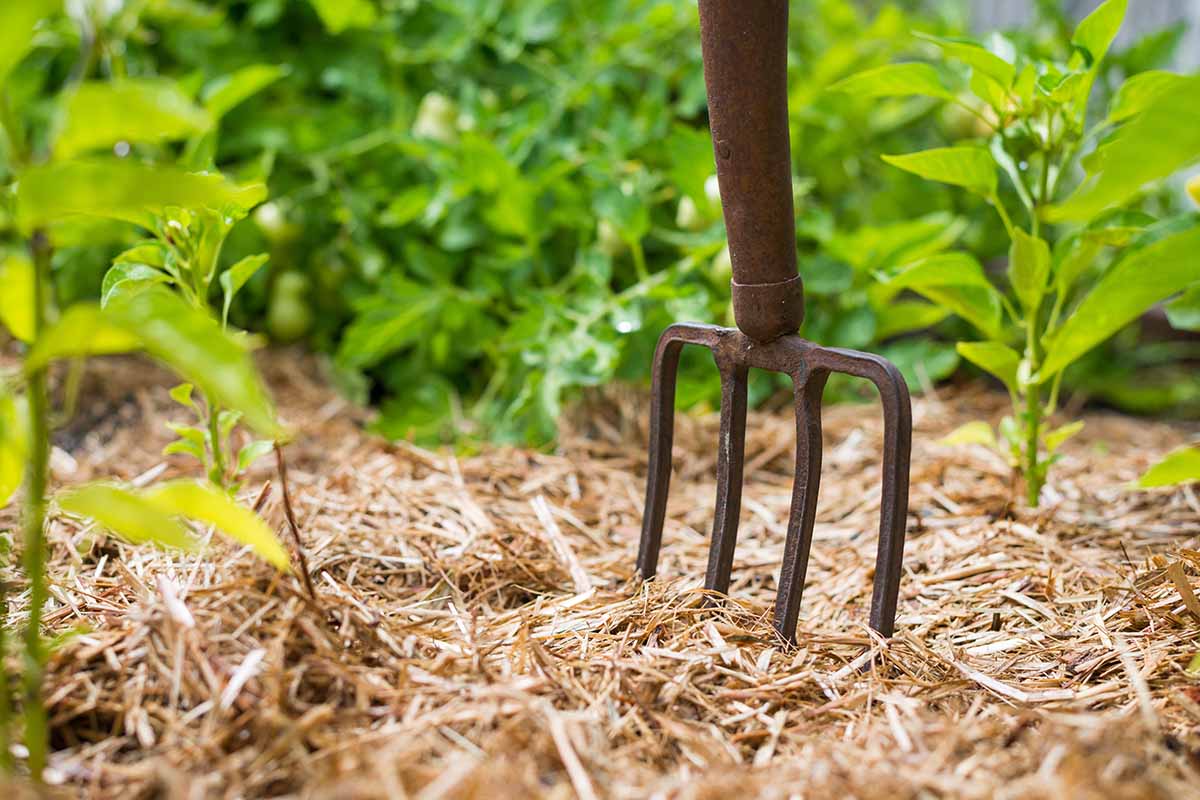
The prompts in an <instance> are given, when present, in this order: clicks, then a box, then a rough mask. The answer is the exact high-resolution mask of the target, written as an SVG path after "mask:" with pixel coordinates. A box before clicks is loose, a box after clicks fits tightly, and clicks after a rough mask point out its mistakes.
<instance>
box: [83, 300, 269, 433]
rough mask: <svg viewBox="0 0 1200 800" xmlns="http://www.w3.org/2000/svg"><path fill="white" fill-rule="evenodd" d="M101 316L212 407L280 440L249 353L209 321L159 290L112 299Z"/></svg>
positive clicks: (198, 311)
mask: <svg viewBox="0 0 1200 800" xmlns="http://www.w3.org/2000/svg"><path fill="white" fill-rule="evenodd" d="M105 313H107V314H109V315H111V318H112V319H113V321H114V322H115V323H116V324H118V325H120V326H121V327H123V328H125V329H126V330H128V331H130V332H132V333H134V334H136V335H137V336H138V338H139V339H140V340H141V342H142V345H143V346H144V347H145V348H146V350H147V352H149V353H150V354H151V355H152V356H154V357H155V358H157V359H158V360H160V361H162V362H163V363H165V364H167V365H168V366H170V367H171V368H172V369H174V370H175V372H177V373H178V374H179V376H180V377H182V378H183V379H184V380H187V381H190V382H191V383H193V384H195V385H196V386H197V387H198V388H199V389H200V390H201V391H202V392H203V393H204V394H205V396H206V397H207V398H208V399H209V400H210V401H212V402H214V403H216V405H217V406H219V407H220V408H224V409H228V410H230V411H239V412H241V413H242V415H243V419H244V420H245V422H246V424H247V425H249V426H250V427H251V428H253V429H254V430H255V431H257V432H258V433H259V434H260V435H262V436H263V437H266V438H271V439H278V438H279V437H280V436H281V435H282V434H283V431H282V429H281V427H280V425H279V422H278V420H277V419H276V417H275V407H274V405H273V404H272V403H271V399H270V396H269V395H268V393H267V389H266V386H264V385H263V382H262V378H261V377H259V374H258V370H256V369H255V367H254V361H253V359H251V357H250V353H249V352H248V351H247V350H246V348H245V347H243V346H242V344H241V343H240V342H239V341H238V340H237V339H236V338H235V337H234V336H232V335H231V334H229V333H227V332H226V331H224V330H222V329H221V325H220V323H218V322H217V321H216V320H215V319H213V318H212V317H210V316H209V315H207V314H205V313H204V312H203V311H200V310H198V309H196V308H193V307H192V306H191V305H189V304H188V303H187V302H186V301H185V300H183V299H182V298H180V297H179V296H178V295H175V294H173V293H172V292H170V291H168V290H166V289H164V288H162V287H161V286H152V287H150V288H148V289H146V290H144V291H141V292H137V293H134V294H129V295H121V296H118V297H115V298H113V299H112V301H111V302H110V304H109V307H108V309H107V310H106V312H105Z"/></svg>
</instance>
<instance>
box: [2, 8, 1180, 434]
mask: <svg viewBox="0 0 1200 800" xmlns="http://www.w3.org/2000/svg"><path fill="white" fill-rule="evenodd" d="M929 5H930V4H927V3H916V2H912V3H908V2H900V3H889V4H883V5H878V6H876V5H874V4H870V6H869V7H870V10H869V11H867V10H864V8H867V7H868V6H867V5H862V4H855V3H851V2H847V0H798V1H797V2H792V3H791V8H792V23H791V25H792V30H791V35H790V43H791V44H790V46H791V49H792V53H791V58H790V64H791V67H790V70H791V76H790V87H791V88H790V91H791V116H792V137H793V145H794V147H793V161H794V170H795V173H796V180H795V190H796V198H797V234H798V241H799V247H800V251H801V259H800V265H801V272H802V274H803V277H804V278H805V280H806V287H807V290H808V297H809V305H808V319H807V321H806V324H805V329H804V331H803V333H804V334H805V335H807V336H809V337H811V338H813V339H816V340H818V341H820V342H821V343H822V344H829V345H841V346H849V347H858V348H864V347H871V348H875V349H878V350H880V351H881V352H884V353H885V354H886V355H888V356H889V357H891V358H892V359H893V360H895V361H896V362H897V363H898V364H900V366H901V367H902V369H903V370H904V371H905V373H906V375H908V376H909V378H910V381H911V382H913V383H914V385H921V384H924V383H928V382H932V381H936V380H938V379H939V378H943V377H945V376H947V375H949V374H950V373H951V372H953V371H954V370H955V369H956V368H957V367H958V365H959V360H958V356H957V354H956V353H955V351H954V349H953V345H952V339H953V338H954V337H953V332H954V331H953V329H952V330H951V331H950V333H951V335H949V336H947V337H945V338H944V339H943V338H941V337H938V336H932V335H914V333H915V332H918V331H922V330H924V329H926V328H927V327H928V326H930V325H935V324H938V323H939V320H940V317H939V316H937V315H931V313H930V312H929V311H928V310H927V309H918V308H917V307H916V306H915V305H914V304H913V303H911V302H910V301H909V300H908V299H907V298H905V297H899V298H895V299H891V298H889V300H888V302H886V303H881V302H876V301H873V300H872V294H871V292H870V291H869V290H870V289H871V287H872V285H873V284H874V283H875V275H876V274H878V273H881V272H888V271H891V270H892V269H893V268H894V267H896V266H898V265H899V264H900V263H903V262H904V261H907V260H911V259H912V258H915V257H918V256H920V255H929V254H932V253H935V252H938V251H939V250H942V249H945V248H947V247H950V246H952V245H953V246H955V247H959V248H966V249H968V250H969V251H971V252H974V253H976V254H977V255H978V256H979V257H980V258H981V259H982V260H984V261H985V263H986V262H987V260H988V259H991V258H994V257H995V256H997V255H1001V254H1003V252H1004V251H1005V248H1006V241H1005V237H1004V232H1003V229H1002V228H1001V227H1000V225H999V223H997V222H995V221H994V220H993V219H991V217H990V216H989V215H987V214H986V213H985V212H984V208H983V205H982V204H981V203H980V202H978V201H977V200H974V199H970V198H968V197H966V196H962V195H960V194H958V193H955V192H953V191H950V190H948V189H947V187H942V186H938V185H935V184H930V183H927V182H924V181H922V180H920V179H919V178H918V177H916V176H913V175H907V174H905V173H902V172H900V171H899V170H895V169H891V168H889V167H888V166H887V165H886V164H884V163H882V162H881V161H880V160H879V159H878V156H877V154H878V153H881V152H909V151H913V150H919V149H923V148H925V147H929V146H932V145H933V144H934V143H936V142H937V141H939V140H942V139H944V138H945V137H946V136H947V135H950V136H952V137H954V138H960V137H961V136H962V135H965V133H966V131H967V130H968V129H969V128H970V126H972V125H973V124H974V120H973V119H972V118H971V117H970V116H969V115H965V114H961V113H957V112H956V111H955V110H954V109H953V108H950V109H943V108H941V107H940V105H939V104H937V103H935V102H931V101H930V100H928V99H926V98H919V97H910V98H886V99H880V98H872V97H862V96H859V97H856V96H853V95H848V94H846V93H839V92H830V91H828V87H829V86H831V85H832V84H833V83H835V82H837V81H839V80H841V79H843V78H845V77H846V76H848V75H851V74H853V73H856V72H859V71H861V70H864V69H868V68H871V67H873V66H878V65H882V64H885V63H888V62H890V61H893V60H897V59H900V58H904V57H907V56H910V55H912V54H914V52H918V53H919V50H915V48H916V45H915V44H914V39H913V37H912V32H913V31H914V30H916V31H924V32H927V33H932V34H937V35H943V36H952V35H956V34H958V33H960V32H961V29H962V27H963V25H964V21H963V20H962V19H961V9H959V8H958V4H953V3H947V4H944V7H945V9H946V10H945V11H941V10H935V11H930V10H929V8H928V6H929ZM935 5H936V4H935ZM1052 6H1053V4H1048V8H1052ZM77 7H78V8H86V9H87V10H86V11H85V12H82V17H81V15H80V14H76V17H77V19H76V23H79V22H83V23H84V24H83V26H82V30H83V31H84V34H83V35H82V36H81V35H80V33H79V30H80V26H79V25H78V24H76V25H74V26H72V25H68V24H65V23H64V24H63V25H62V26H61V28H60V29H57V30H55V31H52V32H46V33H44V34H43V38H44V40H43V41H42V42H41V43H40V47H39V48H38V49H37V50H36V51H35V52H34V53H33V55H32V56H31V57H30V58H28V59H26V62H25V63H24V64H22V65H21V67H20V68H19V70H18V73H19V74H18V75H16V76H15V77H14V80H13V90H12V94H13V95H14V96H15V99H16V100H19V101H21V102H22V105H28V106H30V107H32V108H33V109H34V110H35V113H37V114H40V115H41V117H42V118H43V119H44V120H45V123H46V127H49V126H50V125H51V124H52V122H53V119H54V116H55V113H56V108H55V105H54V103H53V102H52V101H51V100H50V99H49V96H50V91H51V88H52V87H53V86H56V85H59V84H61V82H62V81H63V79H64V78H65V77H66V73H67V71H69V70H70V69H72V68H73V67H72V65H73V63H74V62H75V61H76V60H77V59H76V56H77V55H78V52H79V50H80V49H81V48H83V49H86V50H87V51H88V52H89V53H90V54H91V55H90V58H91V59H92V60H93V61H94V62H95V63H94V65H93V66H94V71H95V72H99V73H101V74H104V75H106V76H114V77H121V76H130V77H135V78H164V79H169V80H170V81H172V82H173V84H174V86H175V88H176V89H177V90H178V91H179V92H181V93H182V94H184V95H185V96H186V97H189V98H193V99H194V100H195V101H196V102H197V103H198V104H200V105H201V107H202V108H204V109H205V110H206V111H207V112H208V113H210V114H213V115H215V116H218V117H219V119H220V122H219V136H217V135H216V133H215V132H214V134H213V135H212V136H211V137H205V138H204V139H202V140H201V141H199V142H195V143H193V144H190V145H189V147H190V148H194V149H195V152H192V153H183V154H180V155H182V156H184V157H188V158H190V159H192V160H193V161H194V160H196V159H199V160H201V161H202V160H203V158H204V157H207V156H210V155H211V156H212V157H213V158H214V159H215V163H216V164H217V165H219V166H220V167H221V168H222V169H223V170H224V171H226V172H228V173H231V174H233V175H234V176H235V177H238V178H241V179H259V178H261V179H266V180H267V181H268V184H269V187H270V191H271V198H272V199H271V201H270V202H269V203H267V204H265V205H263V206H261V207H259V209H258V210H257V211H256V212H255V214H254V215H253V218H252V219H253V222H252V223H251V222H247V223H243V224H241V225H238V226H237V227H235V228H234V229H233V231H232V233H231V235H230V237H229V241H228V242H227V244H226V246H225V248H224V251H223V253H222V258H223V259H224V260H223V266H226V267H227V266H228V265H230V264H233V263H234V262H236V261H237V260H238V259H239V258H242V257H245V256H247V255H251V254H254V253H257V252H260V251H269V253H270V262H269V265H268V266H267V267H266V268H264V269H263V270H262V271H261V272H259V273H258V274H257V275H255V276H254V277H253V278H252V279H251V280H250V281H249V282H248V283H247V284H246V286H245V287H244V289H243V290H242V292H241V294H240V295H239V296H238V298H237V300H236V301H235V302H234V304H233V308H232V312H231V320H232V321H233V322H234V323H235V324H237V325H239V326H241V327H246V328H251V329H257V330H265V331H267V332H269V333H271V334H272V335H273V336H274V337H275V338H276V339H278V340H282V341H291V340H303V341H305V342H308V343H309V344H311V345H312V346H314V347H315V348H317V349H318V350H321V351H324V352H327V353H329V354H330V355H331V356H332V363H333V364H334V366H335V371H336V375H337V377H338V380H339V381H340V383H341V384H342V385H343V386H344V387H345V388H347V389H348V390H350V391H352V392H354V393H356V394H357V395H358V396H359V397H360V398H361V399H370V400H372V401H374V402H377V403H378V404H379V406H380V408H381V411H382V413H381V415H380V419H379V422H378V423H377V424H378V428H379V430H381V431H382V432H383V433H385V434H388V435H391V436H414V437H417V438H423V439H449V438H454V437H457V436H460V435H463V434H467V435H485V436H489V437H492V438H496V439H501V440H510V441H523V442H532V443H543V442H546V441H548V440H549V439H550V438H552V437H553V435H554V432H555V426H556V423H557V420H558V418H559V416H560V412H561V409H562V407H563V404H564V403H565V402H567V401H569V400H570V399H571V398H572V397H573V396H574V395H575V394H576V393H577V392H578V390H579V389H581V388H583V387H588V386H595V385H599V384H603V383H605V382H607V381H609V380H612V379H625V380H633V381H641V380H644V379H645V378H646V376H647V371H648V367H649V363H650V354H651V352H652V349H653V346H654V342H655V341H656V339H657V336H658V333H659V332H660V331H661V329H662V328H663V327H664V326H665V325H667V324H669V323H670V322H672V321H675V320H681V319H687V320H696V321H710V322H718V323H728V322H731V318H730V316H729V314H728V291H729V290H728V279H729V274H728V260H727V254H725V253H723V250H724V233H723V227H722V224H721V220H720V209H719V204H718V203H717V202H716V201H715V191H714V188H715V187H714V186H713V183H712V181H711V179H710V178H711V175H712V173H713V165H712V153H711V144H710V142H709V139H708V130H707V125H706V116H705V98H704V86H703V74H702V70H701V64H700V48H699V36H698V22H697V19H696V9H695V3H694V1H693V0H591V2H584V1H583V0H522V2H512V1H511V0H354V2H331V1H330V0H311V2H310V1H309V0H212V1H211V2H198V0H126V2H123V3H122V2H116V1H109V2H100V0H93V1H92V2H89V3H80V4H77ZM1042 20H1043V21H1042V22H1041V23H1039V25H1038V26H1035V27H1031V29H1030V31H1028V32H1027V34H1022V35H1028V36H1030V37H1034V38H1035V39H1036V41H1037V42H1038V43H1039V46H1041V47H1045V48H1053V47H1061V46H1065V45H1064V41H1065V40H1063V39H1062V37H1061V35H1060V34H1059V33H1056V29H1055V22H1054V20H1053V18H1052V14H1051V13H1050V11H1046V12H1045V13H1044V14H1043V17H1042ZM1169 45H1170V42H1167V43H1166V45H1164V47H1166V46H1169ZM1168 49H1169V47H1168ZM1160 57H1161V55H1155V54H1154V53H1153V52H1149V51H1148V52H1147V53H1146V54H1145V55H1143V56H1141V58H1142V59H1143V61H1145V65H1144V66H1141V67H1137V68H1145V66H1149V65H1152V64H1153V63H1155V59H1157V58H1160ZM1134 68H1135V67H1132V66H1127V67H1126V69H1134ZM255 92H257V93H255ZM251 95H253V96H251ZM247 97H248V98H249V99H245V98H247ZM151 146H153V145H151ZM163 146H164V147H168V146H169V145H163ZM2 161H3V157H2V156H0V164H2ZM0 224H3V220H0ZM105 237H108V238H109V239H110V240H111V247H109V248H108V249H105V248H103V247H97V246H96V243H97V242H103V241H105ZM73 242H76V243H77V244H78V246H71V245H72V243H73ZM132 243H133V240H132V239H130V238H129V236H128V234H127V233H122V232H120V231H113V230H97V229H96V226H92V227H91V228H88V229H86V230H79V231H75V232H73V233H72V235H71V236H64V238H63V240H62V241H60V242H59V244H60V250H59V253H58V254H57V256H56V266H57V269H58V271H57V281H58V288H59V292H60V294H61V295H64V296H66V297H68V298H72V297H80V296H88V295H94V294H96V293H98V292H99V289H100V278H101V275H102V274H103V270H104V268H105V266H106V265H107V263H108V259H109V258H110V257H111V255H113V254H114V253H115V252H118V251H119V250H120V249H123V247H125V246H129V245H130V244H132ZM210 300H211V301H212V302H214V303H216V304H218V305H219V304H220V302H221V301H220V298H218V297H213V298H210ZM941 324H942V325H950V326H954V325H956V324H958V323H956V322H953V321H948V322H944V323H941ZM778 385H779V384H778V383H777V381H776V380H775V379H773V378H769V377H760V379H759V382H758V383H756V384H755V386H754V395H755V396H756V397H759V398H761V397H763V396H765V395H766V394H768V393H769V392H771V391H772V390H774V389H775V388H776V387H778ZM859 390H860V389H858V388H857V387H854V386H851V385H848V384H838V383H833V384H832V385H831V387H830V390H829V391H830V392H832V393H836V394H837V395H838V396H842V397H845V396H848V395H849V394H851V393H852V392H854V391H859ZM716 396H717V381H716V374H715V371H714V370H713V369H712V365H711V364H709V363H704V362H703V361H701V360H699V359H697V360H696V361H695V362H692V361H688V360H685V363H684V368H683V371H682V373H681V379H680V389H679V398H680V402H681V403H683V404H694V403H697V402H701V403H703V402H712V401H713V400H714V399H715V397H716Z"/></svg>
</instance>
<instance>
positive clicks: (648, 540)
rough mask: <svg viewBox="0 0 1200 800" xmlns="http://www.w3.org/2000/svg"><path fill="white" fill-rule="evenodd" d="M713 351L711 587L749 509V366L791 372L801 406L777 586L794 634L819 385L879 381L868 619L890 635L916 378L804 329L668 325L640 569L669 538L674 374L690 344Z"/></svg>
mask: <svg viewBox="0 0 1200 800" xmlns="http://www.w3.org/2000/svg"><path fill="white" fill-rule="evenodd" d="M688 344H691V345H699V346H701V347H705V348H708V349H709V350H710V351H712V354H713V358H714V360H715V361H716V363H717V369H718V370H719V371H720V373H721V432H720V442H719V445H718V447H719V449H718V455H717V507H716V514H715V517H714V519H713V533H712V541H711V543H710V546H709V555H708V573H707V576H706V579H705V587H706V588H707V589H710V590H712V591H716V592H720V593H722V594H724V593H726V592H728V590H729V579H730V573H731V571H732V569H733V552H734V546H735V544H736V542H737V529H738V515H739V513H740V511H741V498H742V468H743V465H744V451H745V439H746V379H747V375H748V373H749V370H750V369H751V368H755V369H763V370H769V371H772V372H782V373H785V374H787V375H788V376H790V377H791V379H792V385H793V387H794V394H795V407H796V477H795V484H794V485H793V488H792V504H791V512H790V517H789V520H788V529H787V539H786V542H785V544H784V551H783V565H782V567H781V569H780V573H779V584H778V586H779V589H778V594H777V595H776V600H775V628H776V629H777V630H778V631H779V633H780V634H781V635H782V636H783V638H784V639H785V640H787V641H788V642H793V643H794V642H795V638H796V620H797V617H798V615H799V611H800V597H801V593H802V592H803V589H804V577H805V573H806V572H807V569H808V554H809V549H810V547H811V545H812V534H813V525H814V522H815V519H816V509H817V492H818V488H819V486H820V482H821V393H822V390H823V389H824V388H825V382H826V380H828V378H829V376H830V375H831V374H833V373H835V372H836V373H841V374H845V375H852V376H855V377H858V378H865V379H866V380H869V381H871V382H872V383H873V384H875V386H876V387H877V388H878V390H879V396H880V399H881V400H882V403H883V418H884V443H883V489H882V499H881V504H880V519H879V550H878V555H877V558H876V562H875V588H874V593H873V594H872V597H871V616H870V625H871V627H872V628H873V629H875V630H876V631H878V632H879V633H880V634H882V635H883V636H891V635H892V632H893V630H894V628H895V619H896V600H897V596H898V593H899V589H900V570H901V560H902V558H903V554H904V530H905V519H906V517H907V514H908V467H909V453H910V449H911V441H912V406H911V402H910V400H909V395H908V386H907V384H905V382H904V378H903V376H902V375H901V374H900V371H899V370H898V369H896V367H895V366H894V365H893V364H892V363H891V362H889V361H888V360H887V359H884V358H881V357H880V356H876V355H871V354H870V353H860V352H857V351H855V350H842V349H838V348H829V347H821V346H820V345H817V344H814V343H812V342H810V341H807V340H805V339H802V338H800V337H799V336H794V335H791V336H783V337H781V338H778V339H775V340H773V341H770V342H767V343H762V342H756V341H755V340H754V339H752V338H750V337H749V336H747V335H746V334H744V333H742V332H741V331H739V330H737V329H736V328H720V327H717V326H714V325H699V324H691V323H683V324H678V325H672V326H671V327H669V328H667V330H666V331H665V332H664V333H663V335H662V336H661V338H660V339H659V341H658V349H657V350H656V352H655V355H654V372H653V384H652V390H651V391H652V395H651V406H650V464H649V472H648V475H647V478H646V509H645V514H644V516H643V518H642V539H641V546H640V549H639V551H638V565H637V566H638V571H639V572H640V573H641V576H642V578H643V579H644V580H649V579H651V578H653V577H654V575H655V573H656V571H657V567H658V554H659V549H660V548H661V545H662V532H663V522H664V519H665V517H666V510H667V491H668V488H669V484H670V480H671V444H672V440H673V438H674V412H675V378H676V373H677V371H678V367H679V357H680V353H681V351H682V350H683V347H684V345H688Z"/></svg>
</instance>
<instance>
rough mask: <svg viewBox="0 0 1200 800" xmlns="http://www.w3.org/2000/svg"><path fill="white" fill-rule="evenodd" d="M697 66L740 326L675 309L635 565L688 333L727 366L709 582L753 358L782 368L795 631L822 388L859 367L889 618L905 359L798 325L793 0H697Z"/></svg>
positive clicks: (905, 409)
mask: <svg viewBox="0 0 1200 800" xmlns="http://www.w3.org/2000/svg"><path fill="white" fill-rule="evenodd" d="M699 3H700V33H701V40H702V47H703V55H704V77H705V83H706V85H707V88H708V103H709V120H710V124H711V127H712V138H713V150H714V152H715V154H716V162H717V179H718V182H719V184H720V187H721V205H722V209H723V210H724V214H725V226H726V230H727V233H728V237H729V252H730V256H731V259H732V262H733V283H732V287H733V311H734V318H735V321H736V323H737V328H720V327H716V326H713V325H700V324H693V323H680V324H676V325H672V326H671V327H669V328H667V330H666V331H664V332H663V334H662V337H661V338H660V339H659V342H658V348H657V350H656V352H655V355H654V367H653V379H652V381H653V382H652V390H651V391H652V397H651V407H650V464H649V474H648V476H647V480H646V509H645V514H644V516H643V519H642V538H641V547H640V550H639V552H638V571H639V572H640V573H641V575H642V577H643V579H646V580H649V579H651V578H653V577H654V575H655V572H656V571H657V567H658V554H659V549H660V548H661V545H662V532H663V522H664V518H665V516H666V508H667V491H668V487H669V484H670V479H671V444H672V440H673V438H674V408H675V379H676V373H677V371H678V366H679V356H680V353H681V351H682V349H683V346H684V345H688V344H691V345H700V346H701V347H706V348H708V349H709V350H711V351H712V354H713V358H714V360H715V361H716V364H717V369H718V371H719V372H720V375H721V432H720V441H719V445H718V446H719V449H718V455H717V505H716V514H715V518H714V520H713V533H712V541H711V544H710V547H709V555H708V572H707V576H706V579H705V587H706V588H708V589H710V590H713V591H716V592H720V593H722V594H724V593H727V592H728V590H729V580H730V573H731V571H732V569H733V554H734V547H735V544H736V541H737V529H738V515H739V513H740V511H741V497H742V469H743V466H744V455H745V452H744V451H745V438H746V380H747V374H748V372H749V370H750V369H751V368H755V369H763V370H769V371H773V372H782V373H786V374H787V375H788V376H790V377H791V379H792V385H793V391H794V395H795V411H796V474H795V484H794V485H793V488H792V504H791V512H790V517H789V520H788V530H787V539H786V542H785V544H784V552H783V565H782V567H781V569H780V575H779V589H778V594H777V596H776V600H775V627H776V629H777V630H778V631H779V633H780V634H781V635H782V636H783V637H784V639H786V640H787V641H789V642H794V641H795V636H796V621H797V617H798V615H799V611H800V598H801V594H802V592H803V589H804V578H805V573H806V572H807V569H808V555H809V550H810V548H811V545H812V534H813V525H814V523H815V519H816V508H817V492H818V488H819V485H820V481H821V395H822V391H823V389H824V388H825V382H826V380H827V379H828V378H829V375H830V374H832V373H835V372H836V373H842V374H846V375H852V376H855V377H859V378H865V379H867V380H869V381H871V382H872V383H874V384H875V386H876V387H877V388H878V390H879V396H880V399H881V400H882V404H883V416H884V443H883V489H882V500H881V504H880V520H879V550H878V556H877V559H876V564H875V587H874V593H873V595H872V597H871V616H870V625H871V627H872V628H873V629H875V630H876V631H878V632H879V633H880V634H882V635H883V636H891V635H892V632H893V629H894V627H895V619H896V601H897V596H898V593H899V588H900V570H901V560H902V558H903V554H904V529H905V519H906V516H907V513H908V470H909V457H910V446H911V440H912V407H911V402H910V400H909V396H908V387H907V385H906V384H905V382H904V378H903V377H902V376H901V374H900V371H899V370H897V369H896V367H895V366H894V365H893V364H892V363H891V362H889V361H887V360H886V359H884V358H881V357H880V356H877V355H872V354H870V353H860V352H857V351H854V350H842V349H837V348H828V347H821V346H820V345H817V344H814V343H813V342H809V341H807V340H805V339H802V338H800V337H799V336H798V335H796V332H797V331H798V330H799V328H800V323H801V322H803V320H804V285H803V283H802V282H801V279H800V275H799V273H798V271H797V269H796V240H795V218H794V212H793V207H792V171H791V154H790V151H789V135H788V110H787V17H788V3H787V0H699Z"/></svg>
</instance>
